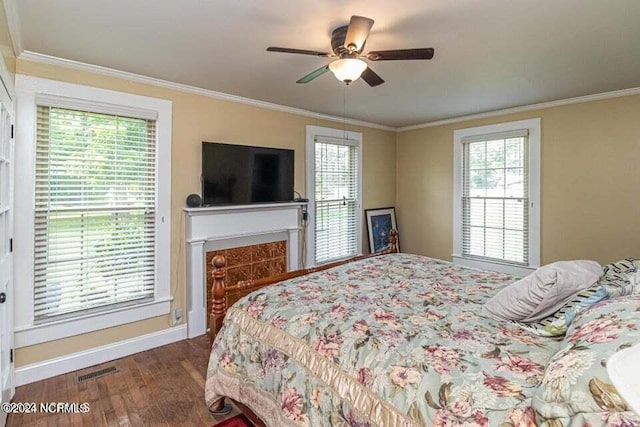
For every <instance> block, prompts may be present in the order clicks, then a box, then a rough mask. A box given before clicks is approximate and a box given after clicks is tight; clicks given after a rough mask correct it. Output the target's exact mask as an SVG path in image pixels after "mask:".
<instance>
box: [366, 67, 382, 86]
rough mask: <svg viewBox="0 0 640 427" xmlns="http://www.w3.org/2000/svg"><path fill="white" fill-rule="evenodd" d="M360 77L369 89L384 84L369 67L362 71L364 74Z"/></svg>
mask: <svg viewBox="0 0 640 427" xmlns="http://www.w3.org/2000/svg"><path fill="white" fill-rule="evenodd" d="M360 77H362V80H364V81H365V82H367V84H368V85H369V86H371V87H374V86H378V85H381V84H382V83H384V80H382V77H380V76H379V75H377V74H376V73H375V71H373V70H372V69H371V68H369V67H367V69H366V70H364V72H363V73H362V75H361V76H360Z"/></svg>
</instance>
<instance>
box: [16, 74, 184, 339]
mask: <svg viewBox="0 0 640 427" xmlns="http://www.w3.org/2000/svg"><path fill="white" fill-rule="evenodd" d="M16 93H17V100H18V102H17V105H18V108H17V115H16V121H17V123H18V124H17V126H16V141H17V144H16V164H20V165H21V167H20V168H16V185H15V187H16V194H23V195H25V196H24V197H18V198H16V201H15V209H16V210H15V212H16V214H17V215H16V219H17V220H16V221H15V236H16V238H15V241H16V244H15V255H16V261H17V262H16V264H17V265H16V269H15V277H14V279H15V284H16V287H15V288H16V289H15V291H16V298H15V307H16V310H15V343H16V347H18V348H20V347H25V346H29V345H34V344H38V343H43V342H48V341H53V340H57V339H61V338H65V337H70V336H74V335H79V334H83V333H87V332H92V331H97V330H100V329H105V328H110V327H114V326H119V325H123V324H126V323H131V322H135V321H139V320H144V319H148V318H151V317H157V316H162V315H167V314H169V312H170V310H171V301H172V299H173V298H172V296H171V295H170V290H171V286H170V282H171V138H172V136H171V125H172V123H171V121H172V102H171V101H167V100H162V99H156V98H150V97H146V96H140V95H134V94H129V93H123V92H116V91H112V90H107V89H101V88H96V87H90V86H84V85H79V84H74V83H66V82H61V81H56V80H49V79H43V78H39V77H31V76H25V75H20V74H18V75H16ZM38 104H46V105H52V106H56V107H62V108H75V109H79V110H86V111H95V112H99V113H107V114H116V115H124V116H129V117H139V118H146V119H149V118H155V120H156V162H157V163H156V206H157V216H156V223H155V233H156V242H155V259H156V266H155V280H154V298H153V301H146V302H143V303H139V304H136V303H132V304H131V305H127V306H120V307H115V308H105V309H103V310H100V311H95V312H89V313H83V312H79V314H78V315H77V316H73V317H69V318H63V319H59V320H55V321H52V322H46V323H38V324H36V323H34V307H33V298H34V283H33V277H34V276H33V275H34V233H35V230H34V219H35V199H34V194H35V153H36V138H35V130H36V120H37V118H36V116H37V111H36V106H37V105H38Z"/></svg>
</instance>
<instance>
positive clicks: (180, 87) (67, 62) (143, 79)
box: [18, 50, 397, 132]
mask: <svg viewBox="0 0 640 427" xmlns="http://www.w3.org/2000/svg"><path fill="white" fill-rule="evenodd" d="M18 58H19V59H21V60H26V61H32V62H39V63H43V64H50V65H56V66H59V67H64V68H71V69H74V70H79V71H86V72H89V73H94V74H100V75H103V76H108V77H115V78H118V79H123V80H128V81H132V82H137V83H143V84H148V85H152V86H158V87H162V88H166V89H172V90H177V91H180V92H187V93H193V94H196V95H201V96H206V97H209V98H214V99H219V100H222V101H229V102H236V103H239V104H245V105H251V106H253V107H258V108H264V109H267V110H274V111H280V112H284V113H289V114H295V115H298V116H305V117H311V118H314V119H320V120H327V121H331V122H338V123H345V119H344V117H338V116H331V115H329V114H322V113H316V112H314V111H309V110H303V109H301V108H295V107H289V106H286V105H280V104H274V103H271V102H266V101H259V100H257V99H251V98H245V97H242V96H237V95H231V94H228V93H224V92H217V91H215V90H210V89H203V88H200V87H196V86H189V85H185V84H182V83H175V82H170V81H168V80H162V79H156V78H154V77H147V76H143V75H140V74H135V73H130V72H128V71H120V70H115V69H113V68H107V67H102V66H100V65H92V64H87V63H84V62H79V61H73V60H71V59H64V58H58V57H55V56H50V55H44V54H42V53H37V52H31V51H28V50H25V51H22V53H20V55H19V56H18ZM346 123H347V124H349V125H355V126H363V127H368V128H374V129H382V130H387V131H392V132H396V131H397V129H396V128H395V127H391V126H385V125H381V124H377V123H371V122H365V121H362V120H354V119H347V120H346Z"/></svg>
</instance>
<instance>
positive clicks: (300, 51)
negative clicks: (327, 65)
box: [267, 46, 333, 57]
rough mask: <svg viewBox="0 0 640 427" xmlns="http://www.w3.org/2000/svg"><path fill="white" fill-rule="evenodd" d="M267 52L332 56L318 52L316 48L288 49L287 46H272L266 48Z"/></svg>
mask: <svg viewBox="0 0 640 427" xmlns="http://www.w3.org/2000/svg"><path fill="white" fill-rule="evenodd" d="M267 52H282V53H298V54H300V55H312V56H324V57H330V56H333V55H331V54H330V53H327V52H318V51H317V50H304V49H289V48H288V47H273V46H270V47H268V48H267Z"/></svg>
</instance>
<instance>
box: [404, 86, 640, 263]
mask: <svg viewBox="0 0 640 427" xmlns="http://www.w3.org/2000/svg"><path fill="white" fill-rule="evenodd" d="M534 117H540V118H541V122H542V147H541V149H542V159H541V198H542V200H541V205H542V206H541V208H542V210H541V252H542V253H541V261H542V263H549V262H552V261H556V260H560V259H575V258H589V259H595V260H597V261H599V262H600V263H607V262H611V261H614V260H617V259H621V258H625V257H629V256H636V257H637V256H640V193H639V192H638V190H639V189H640V95H635V96H625V97H619V98H611V99H606V100H601V101H591V102H585V103H580V104H572V105H566V106H560V107H553V108H548V109H544V110H537V111H530V112H526V113H519V114H510V115H504V116H499V117H493V118H488V119H482V120H473V121H467V122H461V123H455V124H450V125H442V126H436V127H429V128H423V129H417V130H413V131H406V132H401V133H399V134H398V140H397V146H396V147H397V153H396V161H397V164H396V167H397V176H396V186H397V187H396V206H397V208H398V222H399V225H398V228H399V230H400V233H401V234H400V235H401V242H402V249H403V251H405V252H413V253H418V254H423V255H428V256H432V257H436V258H443V259H450V258H451V253H452V250H453V245H452V239H453V236H452V233H453V228H452V227H453V225H452V224H453V199H452V197H453V175H452V174H453V131H454V130H455V129H463V128H468V127H474V126H482V125H487V124H493V123H500V122H507V121H512V120H522V119H527V118H534ZM403 230H408V232H405V233H402V232H403Z"/></svg>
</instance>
